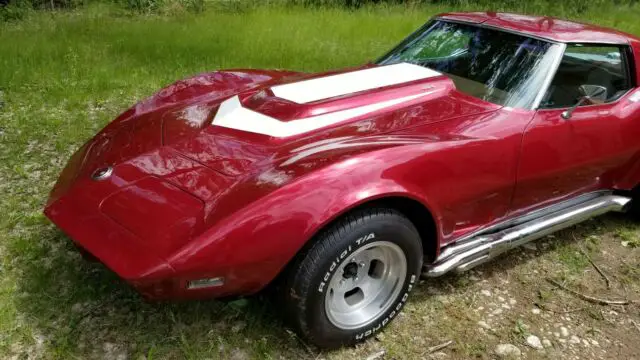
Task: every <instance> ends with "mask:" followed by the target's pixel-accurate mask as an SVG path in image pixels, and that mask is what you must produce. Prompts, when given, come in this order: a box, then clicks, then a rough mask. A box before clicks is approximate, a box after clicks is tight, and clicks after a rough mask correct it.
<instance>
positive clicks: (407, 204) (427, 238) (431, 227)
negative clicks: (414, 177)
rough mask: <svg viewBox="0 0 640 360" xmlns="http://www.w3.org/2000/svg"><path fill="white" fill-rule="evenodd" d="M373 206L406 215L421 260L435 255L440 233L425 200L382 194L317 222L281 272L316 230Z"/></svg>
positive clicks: (304, 248)
mask: <svg viewBox="0 0 640 360" xmlns="http://www.w3.org/2000/svg"><path fill="white" fill-rule="evenodd" d="M376 207H377V208H386V209H391V210H395V211H398V212H399V213H401V214H402V215H403V216H405V217H406V218H407V219H409V221H411V223H412V224H413V225H414V226H415V227H416V230H418V233H419V234H420V241H421V243H422V251H423V254H424V258H425V260H424V262H425V263H428V262H431V261H433V260H434V259H435V258H436V256H437V255H438V253H439V251H440V237H439V232H438V225H437V222H436V218H435V217H434V215H433V214H434V213H433V212H432V211H431V210H430V209H429V208H428V207H427V206H426V205H425V204H423V203H422V202H420V201H418V200H416V199H413V198H411V197H408V196H403V195H383V196H379V197H376V198H372V199H367V200H365V201H363V202H361V203H358V204H354V205H352V206H350V207H347V208H345V209H343V210H342V211H340V212H338V213H336V214H335V216H333V217H332V218H330V219H329V220H328V221H327V222H325V223H324V224H322V225H321V226H319V227H318V228H317V229H316V230H315V231H314V232H313V234H312V235H311V236H310V237H309V238H308V239H307V241H306V242H305V243H304V245H303V246H302V248H300V250H299V251H298V252H297V253H296V255H295V256H294V257H293V258H292V259H291V260H290V261H289V263H288V264H287V265H286V266H285V267H284V268H283V271H282V273H284V272H286V269H288V268H289V267H290V266H291V265H292V264H294V263H295V262H296V260H297V259H298V258H300V257H303V254H305V253H306V252H307V250H308V249H309V248H311V246H312V245H313V244H314V243H315V241H316V240H317V239H318V238H319V234H321V233H322V232H323V231H325V230H326V229H328V228H329V227H330V226H331V225H333V224H335V223H336V222H338V221H340V219H342V218H344V217H346V216H349V215H350V214H353V213H354V212H357V211H360V210H363V209H370V208H376Z"/></svg>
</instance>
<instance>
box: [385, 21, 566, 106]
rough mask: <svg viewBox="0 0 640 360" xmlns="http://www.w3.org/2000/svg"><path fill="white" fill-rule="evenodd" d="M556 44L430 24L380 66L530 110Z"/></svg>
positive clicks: (554, 56)
mask: <svg viewBox="0 0 640 360" xmlns="http://www.w3.org/2000/svg"><path fill="white" fill-rule="evenodd" d="M561 52H562V49H561V47H560V45H557V44H554V43H551V42H547V41H544V40H539V39H534V38H530V37H527V36H523V35H517V34H512V33H509V32H504V31H500V30H494V29H490V28H484V27H480V26H474V25H468V24H459V23H451V22H446V21H440V20H437V21H433V22H430V23H428V24H427V25H425V26H424V27H422V28H421V29H420V30H418V31H417V32H415V33H414V34H413V35H411V36H410V37H409V38H407V39H406V40H405V41H403V42H402V43H401V44H400V45H398V46H397V47H396V48H395V49H393V50H392V51H391V52H390V53H388V54H387V55H385V56H384V57H383V58H382V59H380V60H378V62H377V63H378V64H380V65H388V64H395V63H400V62H408V63H412V64H416V65H421V66H425V67H428V68H431V69H434V70H437V71H439V72H441V73H444V74H445V75H447V76H448V77H449V78H451V79H452V80H453V82H454V83H455V85H456V88H457V89H458V90H459V91H461V92H464V93H466V94H469V95H471V96H474V97H477V98H480V99H482V100H485V101H489V102H492V103H495V104H498V105H504V106H509V107H517V108H531V107H532V106H536V105H537V104H534V103H535V102H536V100H537V98H538V94H539V93H540V90H541V88H542V87H543V83H544V81H545V79H546V77H547V75H548V71H549V69H551V68H552V65H553V63H554V61H555V60H556V59H557V58H559V57H560V55H561Z"/></svg>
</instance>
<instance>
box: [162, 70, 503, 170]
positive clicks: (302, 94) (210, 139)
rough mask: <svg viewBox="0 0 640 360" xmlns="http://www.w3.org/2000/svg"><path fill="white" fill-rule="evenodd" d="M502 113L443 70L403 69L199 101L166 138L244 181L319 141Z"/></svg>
mask: <svg viewBox="0 0 640 360" xmlns="http://www.w3.org/2000/svg"><path fill="white" fill-rule="evenodd" d="M498 108H499V106H496V105H492V104H489V103H486V102H483V101H478V100H477V99H474V98H471V97H469V96H467V95H464V94H462V93H459V92H457V91H456V89H455V86H454V84H453V82H452V81H451V80H450V79H449V78H447V77H445V76H443V75H441V74H439V73H437V72H435V71H432V70H430V69H426V68H423V67H420V66H417V65H410V64H396V65H388V66H380V67H365V68H361V69H355V70H354V69H349V70H346V71H344V72H334V73H329V74H319V75H312V76H309V75H307V76H304V75H300V74H296V75H293V76H292V75H289V76H284V77H280V78H277V79H272V80H270V81H268V82H265V83H261V84H259V85H257V86H255V87H251V88H249V89H246V90H244V91H240V92H238V93H236V94H234V95H233V96H231V97H227V98H226V99H224V100H223V101H220V100H219V99H211V100H208V101H200V102H195V103H192V104H190V105H188V106H186V107H183V108H181V109H180V110H178V111H176V112H173V113H171V114H166V115H165V116H164V139H165V145H169V146H171V147H172V148H174V149H175V150H177V151H179V152H180V153H182V154H184V155H185V156H188V157H190V158H192V159H194V160H196V161H198V162H200V163H202V164H204V165H206V166H208V167H210V168H212V169H214V170H216V171H219V172H221V173H223V174H226V175H240V174H243V173H245V172H247V171H248V170H249V169H250V168H251V167H252V166H254V165H255V164H256V163H257V162H259V161H260V160H262V159H268V160H269V161H270V162H274V161H277V160H278V158H282V157H286V155H285V154H286V153H288V152H289V150H291V149H295V148H299V147H301V146H310V145H309V144H313V143H315V142H318V141H321V142H322V143H323V144H326V143H330V142H331V141H332V140H331V139H332V138H338V139H344V138H345V137H350V138H363V137H367V136H373V135H380V134H384V133H392V132H396V131H400V130H402V129H405V128H407V127H412V126H417V125H421V124H429V123H435V122H438V121H443V120H446V119H450V118H453V117H457V116H464V115H470V114H473V113H482V112H487V111H495V110H497V109H498ZM416 114H420V116H415V115H416ZM281 160H282V161H286V159H281Z"/></svg>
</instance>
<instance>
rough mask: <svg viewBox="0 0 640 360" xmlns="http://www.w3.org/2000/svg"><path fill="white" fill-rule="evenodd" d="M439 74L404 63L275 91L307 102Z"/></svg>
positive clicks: (283, 95)
mask: <svg viewBox="0 0 640 360" xmlns="http://www.w3.org/2000/svg"><path fill="white" fill-rule="evenodd" d="M439 75H440V73H439V72H437V71H434V70H431V69H427V68H425V67H422V66H419V65H414V64H408V63H400V64H393V65H386V66H378V67H374V68H370V69H364V70H358V71H352V72H347V73H343V74H337V75H329V76H325V77H321V78H315V79H310V80H303V81H299V82H295V83H291V84H283V85H277V86H273V87H272V88H271V91H273V94H274V95H275V96H277V97H279V98H281V99H285V100H289V101H293V102H296V103H298V104H306V103H309V102H313V101H318V100H322V99H328V98H332V97H336V96H341V95H346V94H352V93H356V92H360V91H365V90H372V89H377V88H380V87H384V86H391V85H397V84H402V83H405V82H409V81H414V80H420V79H426V78H430V77H434V76H439Z"/></svg>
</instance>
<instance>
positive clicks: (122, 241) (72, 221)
mask: <svg viewBox="0 0 640 360" xmlns="http://www.w3.org/2000/svg"><path fill="white" fill-rule="evenodd" d="M74 200H77V199H73V200H72V199H68V198H66V197H62V198H60V199H58V200H57V201H55V202H53V203H51V204H49V206H47V208H46V209H45V211H44V213H45V215H46V216H47V217H48V218H49V219H50V220H51V221H52V222H53V223H55V224H56V225H57V226H58V227H59V228H60V229H61V230H62V231H63V232H65V233H66V234H67V235H68V236H69V237H70V238H71V239H72V240H73V241H74V243H75V244H76V245H77V246H79V247H80V248H82V249H84V250H86V251H87V252H88V253H90V254H91V255H93V256H94V257H95V258H97V259H98V260H99V261H100V262H101V263H103V264H104V265H105V266H107V267H108V268H109V269H111V270H112V271H114V272H115V273H116V274H118V276H120V277H121V278H123V279H124V280H125V281H127V282H128V283H129V284H131V285H133V286H134V287H135V288H136V289H137V290H138V291H140V293H142V294H143V295H144V296H145V297H148V298H165V297H173V294H174V293H175V292H176V291H179V284H178V283H177V281H174V280H172V279H173V278H175V276H174V275H175V272H174V271H173V269H172V268H171V266H170V265H169V264H168V263H167V262H166V261H165V260H163V259H161V258H159V257H157V256H156V255H154V253H153V249H150V248H149V247H148V246H146V245H145V244H144V243H142V242H141V240H140V239H139V238H137V237H136V236H135V235H133V234H132V233H130V232H128V231H127V230H125V229H124V228H122V227H121V226H119V225H118V224H117V223H115V222H114V221H113V220H111V219H110V218H108V217H107V216H105V215H103V214H102V213H100V211H99V210H98V209H96V210H95V211H90V210H89V211H88V209H87V207H84V206H82V205H81V203H80V202H78V201H74Z"/></svg>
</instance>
